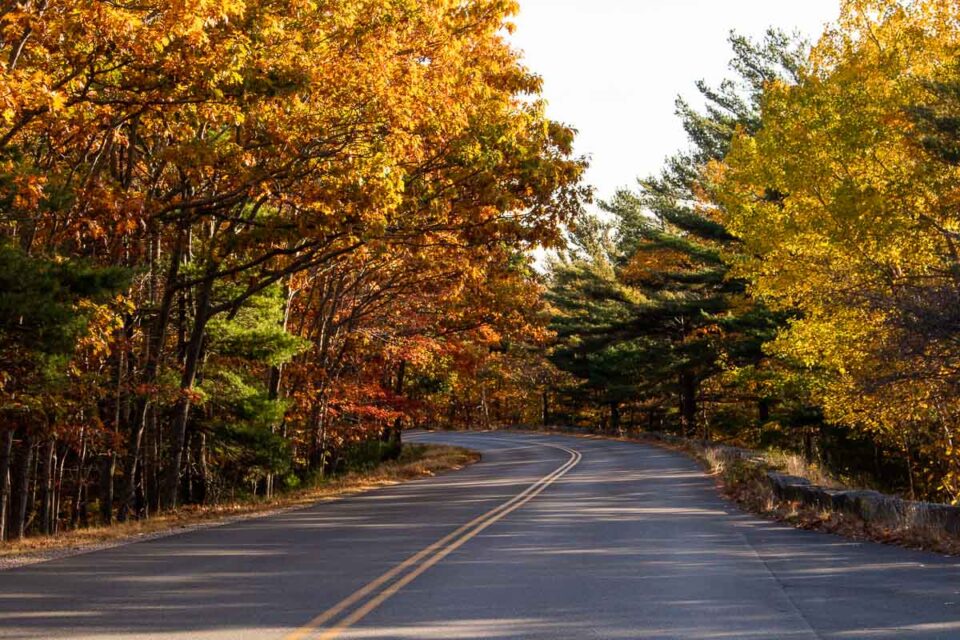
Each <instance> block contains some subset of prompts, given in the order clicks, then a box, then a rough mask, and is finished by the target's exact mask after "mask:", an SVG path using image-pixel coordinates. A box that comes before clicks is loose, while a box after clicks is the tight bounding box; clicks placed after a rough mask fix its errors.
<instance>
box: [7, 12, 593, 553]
mask: <svg viewBox="0 0 960 640" xmlns="http://www.w3.org/2000/svg"><path fill="white" fill-rule="evenodd" d="M515 8H516V7H515V5H514V3H513V2H512V1H510V0H472V1H471V2H466V3H462V2H448V1H446V0H428V1H424V0H333V1H331V2H326V1H321V2H315V1H313V0H216V1H213V2H211V1H208V0H182V1H171V0H147V1H146V2H141V3H113V2H89V1H88V0H67V1H60V0H58V1H56V2H52V1H51V2H48V1H47V0H35V1H28V2H20V3H17V2H6V3H2V4H0V21H2V30H0V59H2V61H3V71H2V73H0V116H2V117H0V532H2V535H3V536H4V537H6V538H7V539H17V538H20V537H22V536H24V535H30V534H49V533H56V532H59V531H63V530H66V529H70V528H76V527H85V526H89V525H95V524H100V525H103V524H109V523H111V522H114V521H116V520H121V521H123V520H130V519H137V518H146V517H150V516H151V515H152V514H155V513H157V512H158V511H160V510H164V509H173V508H175V507H177V506H178V505H182V504H201V503H210V502H216V501H218V500H221V499H223V498H225V497H226V498H229V497H232V496H234V495H236V494H238V493H245V494H256V495H270V494H272V493H273V492H275V491H280V490H285V489H287V488H291V487H296V486H302V485H306V484H308V483H311V482H316V481H317V480H318V479H320V478H323V477H324V476H325V475H328V474H335V473H338V472H339V471H341V470H342V469H344V468H345V467H347V466H349V465H354V464H363V463H365V462H368V461H369V460H371V459H373V460H376V459H380V458H384V457H390V456H395V455H396V453H397V448H398V447H399V445H400V431H401V429H403V428H404V427H405V426H408V425H423V424H431V423H436V422H441V421H442V422H445V423H455V424H460V425H467V424H475V423H484V422H486V423H489V422H490V420H491V418H490V411H491V410H490V406H491V403H493V402H494V401H497V402H507V399H506V398H497V399H495V398H493V397H492V394H493V389H494V387H495V386H496V385H497V384H499V381H501V380H507V379H509V378H510V377H511V376H518V375H521V372H522V375H526V372H527V370H530V371H534V370H535V367H536V366H537V361H535V360H533V359H532V357H531V354H532V353H534V352H535V351H536V349H537V348H539V347H538V345H541V344H543V343H544V341H545V340H546V337H547V332H546V329H545V323H546V315H545V313H546V312H545V310H544V305H543V303H542V302H540V293H541V286H542V285H541V284H540V283H539V282H538V279H537V278H536V277H534V276H533V271H532V259H531V258H529V257H528V254H529V253H530V250H531V249H532V248H534V247H541V246H559V245H560V243H561V240H562V235H561V230H562V229H563V228H564V227H565V226H566V225H567V224H569V223H570V222H572V220H573V218H574V217H575V216H576V215H577V214H578V212H579V211H580V209H581V206H582V203H583V202H584V201H585V200H586V199H588V197H589V192H588V190H587V189H586V188H585V187H584V186H582V185H581V184H580V180H579V178H580V176H581V174H582V172H583V170H584V167H585V162H584V161H583V160H582V159H579V158H577V157H574V155H573V152H572V142H573V131H572V130H571V129H569V128H568V127H565V126H563V125H561V124H558V123H555V122H551V121H550V120H548V119H547V117H546V116H545V114H544V104H543V102H542V100H541V99H540V98H539V93H540V82H541V81H540V79H539V78H538V77H537V76H535V75H534V74H533V73H532V72H530V71H529V70H527V69H526V68H525V67H524V66H523V65H522V64H521V62H520V58H519V54H518V53H516V52H515V51H513V50H512V49H511V48H510V47H509V46H508V45H507V43H506V41H505V38H504V36H505V33H506V30H507V29H508V25H507V22H506V20H507V18H508V16H509V15H510V14H512V13H513V12H514V11H515ZM512 345H516V346H512ZM534 374H535V371H534ZM501 386H503V387H504V388H506V387H509V386H510V385H509V384H507V383H504V384H502V385H501ZM511 388H512V387H511ZM488 390H489V391H488ZM488 392H489V393H490V394H491V395H490V396H488V395H486V394H487V393H488ZM510 406H511V408H512V410H516V411H517V412H518V414H517V415H516V416H515V419H516V420H517V421H518V422H520V421H523V420H525V419H526V418H525V417H524V415H523V412H524V411H526V410H527V409H526V405H525V401H524V402H517V401H516V400H515V399H511V400H510ZM536 406H537V407H539V401H537V404H536Z"/></svg>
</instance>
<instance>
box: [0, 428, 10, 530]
mask: <svg viewBox="0 0 960 640" xmlns="http://www.w3.org/2000/svg"><path fill="white" fill-rule="evenodd" d="M12 453H13V429H7V430H5V431H4V432H3V435H2V436H0V542H3V541H4V540H6V539H7V535H6V533H7V514H9V513H10V507H9V502H10V459H11V454H12Z"/></svg>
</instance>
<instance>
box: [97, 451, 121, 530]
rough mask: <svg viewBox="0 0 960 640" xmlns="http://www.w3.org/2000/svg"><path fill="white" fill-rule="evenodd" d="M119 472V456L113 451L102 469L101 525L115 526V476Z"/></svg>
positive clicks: (104, 461) (106, 458)
mask: <svg viewBox="0 0 960 640" xmlns="http://www.w3.org/2000/svg"><path fill="white" fill-rule="evenodd" d="M116 471H117V454H116V452H114V451H111V452H110V453H108V454H107V455H106V456H104V458H103V462H102V463H101V467H100V524H102V525H103V526H110V525H111V524H113V497H114V484H113V476H114V474H115V473H116Z"/></svg>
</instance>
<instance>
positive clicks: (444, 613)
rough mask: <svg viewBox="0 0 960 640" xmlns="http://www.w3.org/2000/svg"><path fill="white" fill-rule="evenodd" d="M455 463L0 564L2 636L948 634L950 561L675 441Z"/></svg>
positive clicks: (558, 446) (529, 447)
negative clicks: (839, 523)
mask: <svg viewBox="0 0 960 640" xmlns="http://www.w3.org/2000/svg"><path fill="white" fill-rule="evenodd" d="M410 438H411V439H415V440H418V441H424V442H426V441H429V442H439V443H449V444H457V445H461V446H466V447H470V448H473V449H476V450H479V451H481V452H482V453H483V456H484V459H483V462H481V463H480V464H477V465H474V466H473V467H470V468H468V469H466V470H464V471H461V472H458V473H456V474H449V475H445V476H441V477H437V478H431V479H428V480H422V481H417V482H412V483H409V484H405V485H401V486H396V487H391V488H387V489H382V490H378V491H374V492H371V493H368V494H365V495H363V496H358V497H353V498H349V499H345V500H341V501H338V502H334V503H327V504H321V505H317V506H315V507H311V508H307V509H303V510H299V511H294V512H289V513H285V514H281V515H276V516H271V517H266V518H261V519H258V520H249V521H245V522H241V523H236V524H231V525H226V526H222V527H217V528H213V529H206V530H202V531H195V532H191V533H186V534H182V535H178V536H172V537H168V538H164V539H159V540H153V541H149V542H142V543H138V544H131V545H127V546H123V547H117V548H114V549H110V550H106V551H100V552H95V553H88V554H85V555H80V556H75V557H73V558H68V559H63V560H58V561H53V562H49V563H45V564H41V565H34V566H32V567H25V568H21V569H15V570H11V571H5V572H0V638H44V639H47V638H85V639H86V638H111V639H113V638H183V639H187V638H189V639H194V638H222V639H231V640H240V639H246V638H276V639H283V640H299V639H306V638H311V639H312V638H325V639H332V638H405V639H409V638H429V639H438V640H439V639H453V638H472V639H494V638H496V639H499V638H524V639H532V638H536V639H540V638H550V639H561V638H603V639H614V638H724V639H739V638H764V639H780V638H924V639H932V638H945V639H946V638H960V563H958V562H957V561H955V560H951V559H946V558H942V557H939V556H935V555H932V554H926V553H920V552H912V551H905V550H903V549H899V548H895V547H886V546H881V545H876V544H872V543H858V542H851V541H847V540H843V539H841V538H837V537H833V536H829V535H824V534H819V533H811V532H805V531H796V530H793V529H790V528H786V527H783V526H780V525H776V524H772V523H768V522H764V521H761V520H758V519H756V518H753V517H751V516H748V515H744V514H742V513H740V512H738V511H737V510H735V509H734V508H732V507H731V506H729V505H728V504H726V503H725V502H724V501H723V500H721V499H720V498H719V497H718V496H717V494H716V491H715V489H714V488H713V484H712V482H711V481H710V480H709V479H708V478H706V477H704V475H703V474H702V473H701V472H700V471H699V470H698V468H697V467H696V466H695V465H694V464H693V463H691V462H690V461H689V460H687V459H686V458H684V457H682V456H680V455H677V454H674V453H670V452H666V451H663V450H660V449H656V448H651V447H646V446H641V445H637V444H630V443H621V442H612V441H605V440H595V439H578V438H569V437H562V436H540V435H532V434H517V433H455V434H453V433H451V434H447V433H430V434H413V435H411V436H410Z"/></svg>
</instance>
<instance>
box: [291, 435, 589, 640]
mask: <svg viewBox="0 0 960 640" xmlns="http://www.w3.org/2000/svg"><path fill="white" fill-rule="evenodd" d="M536 444H537V445H539V446H545V447H551V448H553V449H560V450H562V451H565V452H567V453H569V454H570V458H569V459H568V460H567V461H566V462H565V463H564V464H563V465H561V466H560V467H559V468H557V469H556V470H555V471H554V472H553V473H550V474H548V475H546V476H544V477H543V478H540V479H539V480H537V481H536V482H535V483H533V484H532V485H530V486H529V487H528V488H527V489H526V490H525V491H523V492H522V493H520V494H518V495H516V496H514V497H513V498H511V499H510V500H508V501H506V502H504V503H503V504H501V505H500V506H498V507H496V508H494V509H491V510H490V511H488V512H486V513H484V514H483V515H481V516H478V517H476V518H474V519H473V520H471V521H470V522H468V523H467V524H465V525H463V526H462V527H460V528H458V529H457V530H456V531H454V532H453V533H450V534H448V535H446V536H444V537H443V538H441V539H440V540H437V541H436V542H434V543H433V544H431V545H430V546H428V547H426V548H424V549H422V550H420V551H418V552H417V553H415V554H414V555H412V556H410V557H409V558H407V559H406V560H404V561H403V562H401V563H400V564H398V565H397V566H395V567H394V568H393V569H391V570H390V571H387V572H386V573H385V574H383V575H382V576H380V577H379V578H376V579H375V580H372V581H371V582H369V583H367V584H366V585H365V586H363V587H361V588H360V589H358V590H357V591H355V592H354V593H352V594H350V595H349V596H347V597H346V598H344V599H343V600H341V601H340V602H338V603H337V604H335V605H333V606H332V607H330V608H329V609H327V610H326V611H324V612H323V613H321V614H320V615H318V616H317V617H315V618H314V619H313V620H311V621H310V622H308V623H307V624H305V625H303V626H302V627H300V628H299V629H297V630H296V631H294V632H293V633H291V634H289V635H288V636H286V637H285V639H284V640H305V639H306V638H312V637H316V638H318V640H332V639H333V638H337V637H339V635H340V634H341V633H343V632H344V631H345V630H347V629H349V628H350V627H352V626H353V625H355V624H356V623H357V622H359V621H360V620H362V619H363V618H365V617H366V616H368V615H369V614H370V613H371V612H372V611H374V610H375V609H376V608H377V607H379V606H380V605H381V604H383V603H384V602H386V601H387V600H388V599H389V598H391V597H392V596H394V595H395V594H396V593H397V592H398V591H400V590H401V589H403V588H404V587H405V586H407V585H408V584H410V583H411V582H413V581H414V580H416V579H417V577H418V576H420V575H421V574H422V573H424V572H425V571H427V569H429V568H430V567H432V566H433V565H435V564H437V563H438V562H440V561H441V560H443V559H444V558H446V557H447V556H448V555H450V554H451V553H453V552H454V551H456V550H457V549H459V548H460V547H461V546H463V545H464V544H466V542H467V541H469V540H470V539H471V538H474V537H476V536H477V535H479V534H480V532H482V531H483V530H484V529H486V528H487V527H489V526H491V525H492V524H494V523H495V522H497V521H498V520H500V519H502V518H504V517H506V516H507V515H508V514H510V513H512V512H514V511H516V510H517V509H519V508H520V507H522V506H523V505H525V504H527V503H528V502H530V501H531V500H533V499H534V498H536V497H537V496H538V495H540V494H541V493H542V492H543V491H544V490H546V488H547V487H549V486H550V485H551V484H553V483H554V482H556V481H557V480H558V479H560V478H561V477H562V476H563V475H565V474H566V473H567V472H568V471H570V470H571V469H573V468H574V467H575V466H577V464H578V463H579V462H580V459H581V458H582V457H583V456H582V455H581V454H580V452H579V451H575V450H573V449H568V448H567V447H562V446H560V445H555V444H547V443H542V442H538V443H536ZM358 605H359V606H358ZM346 611H350V613H349V614H348V615H346V616H344V617H342V618H340V619H339V620H338V621H335V620H336V619H337V618H338V617H339V616H340V615H341V614H343V613H344V612H346ZM331 623H333V624H331Z"/></svg>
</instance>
